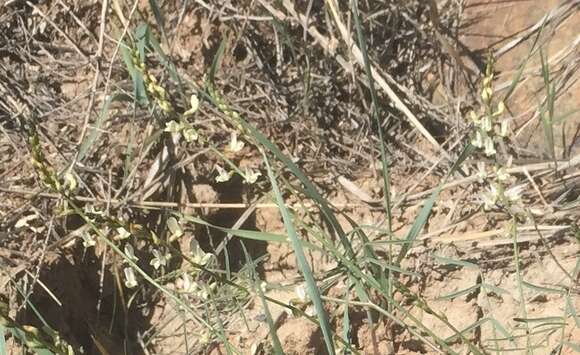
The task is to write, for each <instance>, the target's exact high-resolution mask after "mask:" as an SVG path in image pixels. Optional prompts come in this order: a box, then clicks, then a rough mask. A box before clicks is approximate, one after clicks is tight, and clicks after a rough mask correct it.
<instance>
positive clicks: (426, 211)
mask: <svg viewBox="0 0 580 355" xmlns="http://www.w3.org/2000/svg"><path fill="white" fill-rule="evenodd" d="M473 149H474V147H473V146H472V145H471V144H468V145H467V146H466V147H465V149H463V151H462V152H461V154H460V155H459V157H458V158H457V161H456V162H455V163H454V164H453V166H452V167H451V169H450V170H449V172H448V173H447V175H446V176H445V178H444V179H443V180H442V181H441V183H440V184H439V185H438V186H437V188H436V189H435V191H433V193H432V194H431V197H429V199H427V201H425V204H424V205H423V208H421V211H420V212H419V214H418V215H417V218H416V219H415V222H414V223H413V225H412V226H411V229H410V230H409V232H408V233H407V236H406V237H405V240H406V241H408V242H409V243H405V244H403V247H402V248H401V252H400V253H399V256H398V257H397V262H396V264H397V265H398V264H400V263H401V261H402V260H403V258H404V257H405V255H407V252H408V251H409V249H410V248H411V246H412V243H411V242H413V241H415V239H417V236H419V232H421V230H422V229H423V226H425V223H427V219H428V218H429V216H430V215H431V210H432V209H433V205H435V201H436V200H437V197H439V193H440V192H441V189H442V188H443V185H444V184H445V183H446V182H447V179H448V178H449V176H451V175H452V174H453V173H454V172H455V171H456V170H457V169H459V167H460V166H461V164H462V163H463V161H464V160H465V159H467V157H468V156H469V155H470V154H471V152H472V151H473Z"/></svg>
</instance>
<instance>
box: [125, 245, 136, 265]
mask: <svg viewBox="0 0 580 355" xmlns="http://www.w3.org/2000/svg"><path fill="white" fill-rule="evenodd" d="M124 250H125V256H126V257H127V259H129V260H131V261H137V260H139V258H138V257H137V256H135V249H133V246H132V245H131V244H129V243H127V244H125V248H124Z"/></svg>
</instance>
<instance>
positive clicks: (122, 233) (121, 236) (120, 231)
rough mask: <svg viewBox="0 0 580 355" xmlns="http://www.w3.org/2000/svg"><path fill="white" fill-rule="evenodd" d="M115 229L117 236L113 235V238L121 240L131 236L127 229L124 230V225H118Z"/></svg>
mask: <svg viewBox="0 0 580 355" xmlns="http://www.w3.org/2000/svg"><path fill="white" fill-rule="evenodd" d="M116 230H117V236H116V237H115V240H123V239H127V238H129V237H130V236H131V233H129V231H128V230H126V229H125V227H119V228H117V229H116Z"/></svg>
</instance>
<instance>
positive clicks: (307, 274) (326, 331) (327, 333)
mask: <svg viewBox="0 0 580 355" xmlns="http://www.w3.org/2000/svg"><path fill="white" fill-rule="evenodd" d="M263 157H264V162H265V163H266V168H267V169H268V177H269V179H270V184H272V190H273V192H274V195H275V196H276V201H277V203H278V208H279V210H280V213H281V214H282V219H283V221H284V226H285V227H286V231H287V232H288V237H289V238H290V240H291V242H292V248H293V249H294V253H295V254H296V259H297V261H298V266H299V268H300V271H301V272H302V275H304V280H305V281H306V286H307V288H308V294H309V295H310V299H311V300H312V303H313V304H314V308H315V310H316V314H317V316H318V321H319V322H320V328H321V329H322V334H323V336H324V341H325V343H326V350H327V351H328V353H329V354H330V355H334V354H335V351H334V343H333V341H332V329H331V328H330V323H329V322H328V317H327V315H326V311H325V310H324V306H323V305H322V299H321V298H320V292H319V290H318V286H317V285H316V280H315V279H314V275H313V274H312V270H311V269H310V265H309V264H308V261H307V260H306V255H305V254H304V250H302V244H301V243H300V240H299V239H298V235H297V234H296V230H295V229H294V222H293V221H292V218H291V217H290V213H289V212H288V208H287V207H286V204H285V202H284V199H283V197H282V193H281V192H280V189H279V188H278V183H277V182H276V178H275V177H274V173H273V172H272V168H271V167H270V163H269V161H268V157H267V156H266V154H265V153H263Z"/></svg>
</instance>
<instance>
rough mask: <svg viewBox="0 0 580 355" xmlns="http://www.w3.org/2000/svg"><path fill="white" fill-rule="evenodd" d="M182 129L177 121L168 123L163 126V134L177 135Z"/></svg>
mask: <svg viewBox="0 0 580 355" xmlns="http://www.w3.org/2000/svg"><path fill="white" fill-rule="evenodd" d="M182 129H183V125H182V124H181V123H179V122H177V121H169V122H167V123H166V124H165V129H164V130H163V131H164V132H170V133H179V132H180V131H181V130H182Z"/></svg>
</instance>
